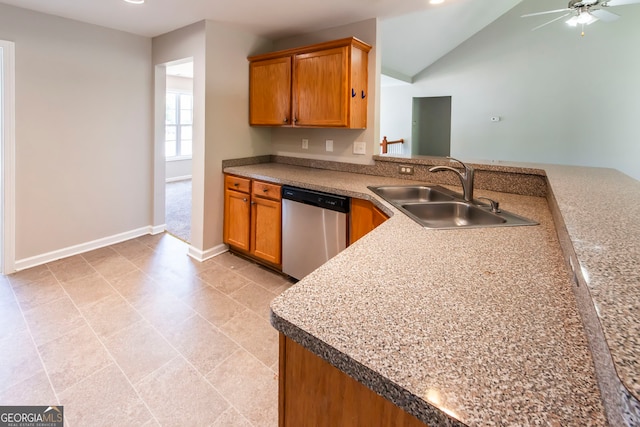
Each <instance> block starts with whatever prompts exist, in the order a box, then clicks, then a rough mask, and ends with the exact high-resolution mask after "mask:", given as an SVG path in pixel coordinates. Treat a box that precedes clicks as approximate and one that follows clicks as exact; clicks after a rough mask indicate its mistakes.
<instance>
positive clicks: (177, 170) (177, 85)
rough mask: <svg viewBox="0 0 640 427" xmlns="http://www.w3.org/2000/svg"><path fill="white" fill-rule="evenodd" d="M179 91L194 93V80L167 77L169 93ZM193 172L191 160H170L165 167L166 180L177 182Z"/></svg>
mask: <svg viewBox="0 0 640 427" xmlns="http://www.w3.org/2000/svg"><path fill="white" fill-rule="evenodd" d="M171 90H174V91H179V92H183V93H191V94H192V93H193V79H192V78H189V77H182V76H167V91H171ZM192 171H193V163H192V160H191V159H181V160H169V161H167V163H166V165H165V179H166V180H167V181H175V180H178V179H182V178H184V177H190V176H191V175H192V173H193V172H192Z"/></svg>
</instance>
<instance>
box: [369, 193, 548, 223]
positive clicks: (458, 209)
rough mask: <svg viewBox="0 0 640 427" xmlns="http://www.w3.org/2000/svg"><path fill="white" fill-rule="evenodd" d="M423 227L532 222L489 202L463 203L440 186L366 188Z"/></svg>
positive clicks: (458, 197)
mask: <svg viewBox="0 0 640 427" xmlns="http://www.w3.org/2000/svg"><path fill="white" fill-rule="evenodd" d="M369 189H370V190H371V191H373V192H374V193H375V194H377V195H378V196H380V197H382V198H383V199H385V200H386V201H387V202H389V203H391V204H392V205H393V206H395V207H396V208H398V209H399V210H400V211H402V212H403V213H405V214H406V215H407V216H409V217H410V218H411V219H413V220H414V221H416V222H417V223H419V224H420V225H422V226H424V227H426V228H439V229H457V228H480V227H508V226H518V225H536V224H538V223H537V222H535V221H531V220H529V219H527V218H523V217H521V216H518V215H515V214H513V213H510V212H506V211H503V210H500V209H497V204H496V206H493V205H492V204H488V205H484V204H482V203H478V202H477V201H475V200H474V201H473V202H467V201H465V200H464V199H463V198H462V197H461V196H460V195H458V194H456V193H454V192H453V191H450V190H448V189H446V188H443V187H440V186H433V187H429V186H425V185H383V186H377V187H369Z"/></svg>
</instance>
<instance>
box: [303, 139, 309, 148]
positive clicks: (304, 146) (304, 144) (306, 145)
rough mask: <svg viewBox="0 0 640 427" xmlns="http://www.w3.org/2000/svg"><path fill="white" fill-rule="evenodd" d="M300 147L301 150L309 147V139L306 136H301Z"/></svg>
mask: <svg viewBox="0 0 640 427" xmlns="http://www.w3.org/2000/svg"><path fill="white" fill-rule="evenodd" d="M302 149H303V150H308V149H309V140H308V139H307V138H303V139H302Z"/></svg>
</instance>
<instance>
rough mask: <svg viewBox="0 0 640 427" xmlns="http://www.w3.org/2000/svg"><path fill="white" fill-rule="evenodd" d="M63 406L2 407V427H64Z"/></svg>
mask: <svg viewBox="0 0 640 427" xmlns="http://www.w3.org/2000/svg"><path fill="white" fill-rule="evenodd" d="M63 426H64V407H62V406H0V427H63Z"/></svg>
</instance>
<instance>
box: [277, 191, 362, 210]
mask: <svg viewBox="0 0 640 427" xmlns="http://www.w3.org/2000/svg"><path fill="white" fill-rule="evenodd" d="M282 198H283V199H287V200H293V201H295V202H299V203H304V204H307V205H313V206H317V207H320V208H323V209H329V210H332V211H337V212H342V213H347V212H349V197H346V196H339V195H337V194H329V193H323V192H320V191H314V190H308V189H305V188H297V187H289V186H286V185H284V186H282Z"/></svg>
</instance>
